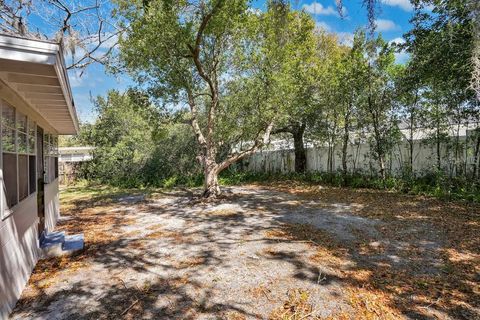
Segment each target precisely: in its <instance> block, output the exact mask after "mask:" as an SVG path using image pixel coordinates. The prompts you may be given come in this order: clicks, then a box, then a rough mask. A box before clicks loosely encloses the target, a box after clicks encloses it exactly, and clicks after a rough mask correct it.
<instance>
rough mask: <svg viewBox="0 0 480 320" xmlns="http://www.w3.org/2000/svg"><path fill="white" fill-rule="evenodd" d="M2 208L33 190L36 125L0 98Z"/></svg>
mask: <svg viewBox="0 0 480 320" xmlns="http://www.w3.org/2000/svg"><path fill="white" fill-rule="evenodd" d="M0 108H1V122H0V126H1V133H2V138H1V144H0V149H1V152H2V157H1V161H2V163H1V165H2V173H3V188H2V189H1V192H2V199H4V201H2V203H1V205H2V209H1V213H2V215H3V214H4V211H5V210H4V209H5V208H12V207H13V206H15V205H16V204H17V203H19V202H20V201H22V200H23V199H25V198H27V197H28V196H29V195H30V194H32V193H34V192H35V191H36V181H35V173H36V165H35V163H36V162H35V143H36V140H35V139H36V136H35V135H36V124H35V122H33V121H31V120H30V119H29V118H27V116H25V115H24V114H22V113H21V112H19V111H17V110H16V109H15V108H14V107H12V106H11V105H9V104H8V103H6V102H5V101H3V100H0Z"/></svg>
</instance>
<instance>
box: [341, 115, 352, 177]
mask: <svg viewBox="0 0 480 320" xmlns="http://www.w3.org/2000/svg"><path fill="white" fill-rule="evenodd" d="M349 110H350V108H349ZM349 126H350V111H347V112H346V113H345V118H344V125H343V145H342V168H343V184H344V185H347V183H348V181H347V179H348V178H347V176H348V165H347V149H348V140H349V132H348V129H349Z"/></svg>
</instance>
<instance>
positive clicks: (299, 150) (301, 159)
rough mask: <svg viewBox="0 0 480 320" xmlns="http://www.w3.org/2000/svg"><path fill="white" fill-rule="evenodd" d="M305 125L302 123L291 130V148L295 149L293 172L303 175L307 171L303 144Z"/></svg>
mask: <svg viewBox="0 0 480 320" xmlns="http://www.w3.org/2000/svg"><path fill="white" fill-rule="evenodd" d="M305 128H306V125H305V124H304V123H302V124H301V125H299V126H296V127H295V128H294V129H293V130H292V135H293V146H294V148H295V172H297V173H304V172H305V171H306V170H307V153H306V150H305V144H304V142H303V135H304V134H305Z"/></svg>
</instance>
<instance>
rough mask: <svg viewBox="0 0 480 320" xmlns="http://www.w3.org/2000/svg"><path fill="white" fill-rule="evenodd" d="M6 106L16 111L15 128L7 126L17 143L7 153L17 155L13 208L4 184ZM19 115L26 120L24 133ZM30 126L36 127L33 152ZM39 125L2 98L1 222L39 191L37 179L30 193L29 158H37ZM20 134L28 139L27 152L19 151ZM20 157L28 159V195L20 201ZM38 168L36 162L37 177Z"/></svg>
mask: <svg viewBox="0 0 480 320" xmlns="http://www.w3.org/2000/svg"><path fill="white" fill-rule="evenodd" d="M5 106H8V107H9V108H12V109H13V111H14V127H13V128H11V126H6V128H9V129H12V130H13V131H14V141H15V148H14V152H11V151H6V152H5V153H8V154H13V155H15V160H16V177H17V181H16V185H17V192H16V196H17V202H16V203H15V204H14V205H13V206H12V207H11V208H9V207H8V205H7V203H6V201H7V199H6V196H7V194H6V190H5V183H4V174H3V169H4V166H3V165H4V163H3V154H4V151H3V127H4V121H3V108H4V107H5ZM19 115H22V116H24V119H25V130H24V131H21V130H20V129H19V128H18V122H19ZM30 125H33V127H34V131H33V138H34V146H33V147H34V149H33V150H30V149H31V148H30V147H31V146H30V137H31V131H30ZM37 126H38V125H37V123H36V122H35V121H34V120H33V119H31V118H30V117H29V116H28V115H26V114H23V113H22V112H20V111H18V110H17V108H16V107H15V106H14V105H12V104H10V103H8V102H7V101H5V100H4V99H2V98H0V155H1V156H0V168H1V181H2V185H1V186H0V220H1V221H3V220H5V219H7V218H8V217H10V216H11V215H12V214H13V213H14V212H15V209H16V208H17V206H18V205H20V204H21V203H22V202H24V201H26V200H27V199H29V198H30V197H32V196H33V195H35V194H36V193H37V191H38V183H37V179H36V177H35V189H34V191H33V192H30V161H29V157H30V156H34V157H35V160H36V158H37V134H36V133H37ZM19 132H21V133H22V134H24V135H25V137H26V151H25V152H20V151H19V149H18V136H19ZM20 155H23V156H25V157H26V159H27V195H26V197H25V198H23V199H21V200H20V183H19V182H20V169H19V156H20ZM37 170H38V168H37V165H36V161H35V175H36V172H37Z"/></svg>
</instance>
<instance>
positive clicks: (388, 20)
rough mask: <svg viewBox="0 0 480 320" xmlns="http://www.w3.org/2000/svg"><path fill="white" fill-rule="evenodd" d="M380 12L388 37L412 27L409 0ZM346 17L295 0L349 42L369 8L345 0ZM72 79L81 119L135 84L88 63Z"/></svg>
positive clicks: (323, 5) (331, 4)
mask: <svg viewBox="0 0 480 320" xmlns="http://www.w3.org/2000/svg"><path fill="white" fill-rule="evenodd" d="M382 1H383V2H382V3H381V4H380V5H379V8H378V9H379V12H378V15H377V31H378V32H380V33H381V34H382V35H383V37H384V38H385V39H386V40H388V41H397V42H398V41H401V38H402V35H403V34H404V33H405V32H407V31H408V30H409V29H410V24H409V19H410V17H411V16H412V13H413V11H412V7H411V5H410V1H409V0H382ZM343 2H344V3H343V7H344V9H345V13H346V14H345V17H344V18H341V17H340V16H339V15H338V13H337V9H336V4H335V0H316V1H314V0H292V3H293V6H294V8H295V9H304V10H306V11H307V12H309V13H310V14H311V15H312V17H314V19H315V21H316V22H317V25H318V26H320V27H323V28H324V29H326V30H327V31H329V32H334V33H338V35H339V37H340V38H341V39H343V40H344V41H346V42H348V40H349V39H351V37H352V35H353V32H354V31H355V30H356V29H357V28H360V27H364V26H365V25H366V23H367V15H366V9H365V8H364V7H363V6H362V1H361V0H343ZM252 6H253V7H254V8H258V9H261V10H264V9H265V7H266V5H265V1H264V0H253V2H252ZM406 59H407V56H406V55H405V54H401V53H400V54H397V62H400V63H402V62H405V60H406ZM70 82H71V85H72V91H73V95H74V99H75V105H76V108H77V112H78V115H79V118H80V120H81V121H92V120H93V119H94V118H95V112H94V110H93V105H92V103H91V99H90V97H91V96H93V97H95V96H98V95H105V94H106V93H107V92H108V90H110V89H118V90H120V91H121V90H124V89H125V88H128V86H130V85H132V82H131V80H130V79H129V78H128V76H126V75H122V76H117V77H115V76H113V75H110V74H108V73H106V71H105V68H104V67H103V66H101V65H91V66H89V67H88V68H87V69H86V71H85V72H84V74H83V75H82V76H81V77H80V75H79V73H78V72H77V73H76V72H75V71H72V72H70Z"/></svg>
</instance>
